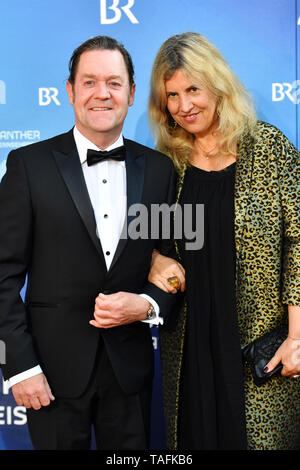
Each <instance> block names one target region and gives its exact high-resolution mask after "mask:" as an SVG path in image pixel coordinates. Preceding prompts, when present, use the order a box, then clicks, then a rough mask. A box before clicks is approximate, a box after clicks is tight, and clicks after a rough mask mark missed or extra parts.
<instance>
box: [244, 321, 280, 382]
mask: <svg viewBox="0 0 300 470" xmlns="http://www.w3.org/2000/svg"><path fill="white" fill-rule="evenodd" d="M287 335H288V326H287V325H281V326H278V327H277V328H274V330H271V331H269V332H268V333H265V334H264V335H263V336H260V337H259V338H257V339H255V340H254V341H252V343H249V344H247V345H246V346H244V348H242V355H243V360H244V361H246V362H247V363H248V364H249V367H250V370H251V372H252V374H253V379H254V383H255V384H256V385H258V386H260V385H263V384H264V383H266V382H267V380H268V379H270V378H271V377H273V375H275V374H277V373H278V372H280V371H281V369H282V364H281V363H280V364H278V366H277V367H275V369H273V370H272V371H271V372H269V373H265V372H264V367H265V366H266V365H267V364H268V362H269V361H270V359H272V357H273V356H274V354H275V352H276V351H277V349H278V348H279V346H280V345H281V344H282V343H283V341H284V340H285V339H286V337H287Z"/></svg>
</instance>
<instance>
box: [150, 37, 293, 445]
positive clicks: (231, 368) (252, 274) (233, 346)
mask: <svg viewBox="0 0 300 470" xmlns="http://www.w3.org/2000/svg"><path fill="white" fill-rule="evenodd" d="M149 112H150V119H151V123H152V127H153V129H154V132H155V135H156V139H157V148H158V149H159V150H160V151H161V152H164V153H165V154H167V155H169V157H170V158H171V159H172V160H173V162H174V165H175V166H176V168H177V170H178V174H179V185H178V203H179V204H180V206H181V208H184V206H185V205H186V204H192V205H193V207H195V206H196V204H203V205H204V245H203V247H202V248H201V249H199V250H193V249H189V250H188V249H186V241H187V240H185V239H184V238H183V239H178V240H177V241H176V244H177V252H178V257H179V261H180V263H181V265H182V267H180V266H178V264H176V263H174V261H172V260H170V259H169V258H166V257H164V256H162V255H161V254H159V253H156V254H154V255H153V265H152V269H151V272H150V274H149V280H150V281H151V282H153V283H154V284H156V285H157V286H159V287H161V288H163V289H165V290H167V291H170V292H174V287H172V286H171V285H169V284H168V282H167V279H169V278H170V277H173V276H177V277H178V278H179V279H181V280H182V270H183V269H184V270H185V283H186V290H185V307H184V308H183V309H181V310H180V311H179V313H175V312H174V315H173V317H171V318H170V319H169V321H166V323H165V325H164V327H163V328H162V329H161V332H160V341H161V355H162V371H163V391H164V405H165V415H166V426H167V441H168V447H170V448H173V449H177V448H179V449H246V448H248V449H291V448H295V446H296V441H297V438H298V435H299V434H298V433H299V423H300V379H298V378H297V376H298V375H299V373H300V364H299V360H297V356H298V359H299V356H300V349H299V348H300V307H299V305H300V299H299V294H300V289H299V237H300V234H299V193H298V195H297V191H298V190H299V167H298V170H297V167H296V165H297V162H298V161H299V152H298V151H297V150H296V148H295V147H294V146H293V145H292V143H291V142H289V141H288V139H287V138H286V137H285V136H284V135H283V134H282V133H281V132H280V131H279V130H278V129H276V128H275V127H274V126H272V125H270V124H267V123H263V122H260V121H258V120H257V118H256V115H255V112H254V110H253V106H252V102H251V99H250V97H249V96H248V94H247V92H246V91H245V89H244V88H243V86H242V85H241V83H240V82H239V80H238V79H237V78H236V77H235V75H234V73H233V72H232V70H231V69H230V67H229V65H228V64H227V63H226V61H225V60H224V58H223V57H222V56H221V54H220V53H219V52H218V51H217V50H216V48H215V47H214V46H213V45H212V44H211V43H210V42H209V41H208V40H207V39H206V38H204V37H203V36H201V35H200V34H196V33H185V34H181V35H176V36H173V37H171V38H169V39H168V40H167V41H166V42H165V43H164V44H163V45H162V46H161V48H160V50H159V52H158V54H157V57H156V59H155V62H154V66H153V71H152V78H151V93H150V103H149ZM189 241H190V240H189ZM297 263H298V264H297ZM285 322H288V325H289V330H288V331H289V334H288V337H287V338H286V340H285V341H284V342H283V343H282V345H281V346H280V347H279V349H278V350H277V352H276V354H275V356H274V357H273V358H272V360H271V361H270V362H269V363H268V364H267V365H266V368H265V373H266V374H268V373H269V372H270V371H271V370H272V369H273V368H274V367H275V366H276V365H277V364H278V363H280V362H282V364H283V368H282V371H281V375H280V374H277V375H274V376H273V378H271V379H270V380H268V381H267V383H266V384H265V385H263V386H260V387H258V386H257V385H255V384H254V382H253V377H252V375H251V373H250V371H249V368H248V366H247V365H244V364H243V362H242V357H241V347H243V346H244V345H246V344H248V343H250V342H251V341H253V340H254V339H256V338H258V337H260V336H261V335H263V334H264V333H265V332H267V331H269V330H271V329H273V328H274V327H276V326H277V325H280V324H282V323H285Z"/></svg>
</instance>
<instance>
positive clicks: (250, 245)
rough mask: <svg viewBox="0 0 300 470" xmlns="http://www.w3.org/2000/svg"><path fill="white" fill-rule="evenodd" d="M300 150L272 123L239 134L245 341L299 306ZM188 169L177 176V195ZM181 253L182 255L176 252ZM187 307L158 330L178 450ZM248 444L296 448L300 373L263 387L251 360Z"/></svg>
mask: <svg viewBox="0 0 300 470" xmlns="http://www.w3.org/2000/svg"><path fill="white" fill-rule="evenodd" d="M299 156H300V154H299V152H298V151H297V149H296V148H295V147H294V146H293V145H292V143H291V142H290V141H289V140H288V139H287V138H286V137H285V136H284V135H283V134H282V132H281V131H279V130H278V129H277V128H275V127H274V126H272V125H270V124H267V123H264V122H260V121H259V122H258V123H257V132H256V136H255V138H253V137H251V136H250V135H247V136H245V137H244V138H242V139H241V141H240V142H239V145H238V158H237V165H236V177H235V241H236V298H237V312H238V321H239V328H240V337H241V346H244V345H245V344H248V343H249V342H251V341H252V340H254V339H255V338H257V337H259V336H261V335H262V334H263V333H265V332H267V331H269V330H271V329H272V328H274V327H275V326H277V325H279V324H280V323H282V322H283V321H287V307H288V305H300V280H299V273H300V269H299V264H300V256H299V252H300V243H299V242H300V223H299V214H300V211H299ZM183 184H184V172H183V174H182V175H181V177H180V179H179V191H178V199H179V197H180V192H181V188H182V185H183ZM178 256H179V258H180V253H178ZM187 316H188V310H187V307H186V305H185V304H184V305H183V306H182V308H181V309H180V310H179V312H178V313H177V314H176V318H172V320H171V321H170V322H169V323H167V324H166V325H165V326H164V327H161V328H160V351H161V359H162V382H163V396H164V409H165V418H166V429H167V446H168V448H170V449H177V418H178V404H179V385H180V373H181V364H182V355H183V344H184V337H185V324H186V319H187ZM244 378H245V404H246V421H247V436H248V447H249V449H261V450H267V449H292V448H295V446H296V444H297V440H299V438H300V379H298V380H295V379H291V378H285V377H282V376H277V377H275V378H273V379H271V380H270V381H269V382H268V383H267V384H265V385H264V386H262V387H257V386H256V385H255V384H254V383H253V380H252V377H251V374H250V372H249V370H248V368H247V366H245V371H244Z"/></svg>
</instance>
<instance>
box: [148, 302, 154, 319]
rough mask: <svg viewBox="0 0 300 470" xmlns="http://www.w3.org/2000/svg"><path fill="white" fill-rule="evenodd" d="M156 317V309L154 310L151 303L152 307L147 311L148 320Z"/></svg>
mask: <svg viewBox="0 0 300 470" xmlns="http://www.w3.org/2000/svg"><path fill="white" fill-rule="evenodd" d="M154 317H155V310H154V307H153V306H152V305H151V307H150V308H149V310H148V312H147V320H152V318H154Z"/></svg>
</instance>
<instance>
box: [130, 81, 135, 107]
mask: <svg viewBox="0 0 300 470" xmlns="http://www.w3.org/2000/svg"><path fill="white" fill-rule="evenodd" d="M134 94H135V83H133V84H132V85H131V88H130V92H129V100H128V106H132V105H133V102H134Z"/></svg>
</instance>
